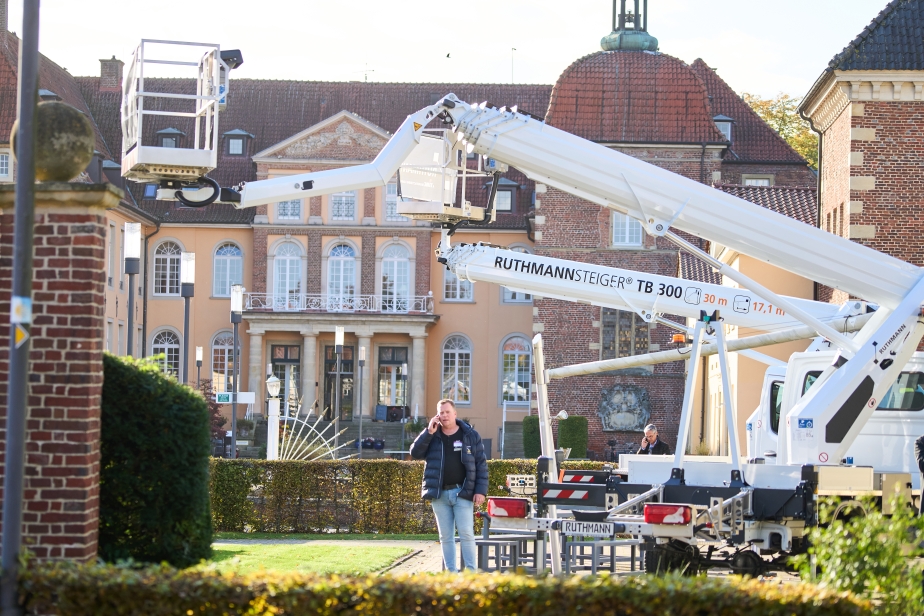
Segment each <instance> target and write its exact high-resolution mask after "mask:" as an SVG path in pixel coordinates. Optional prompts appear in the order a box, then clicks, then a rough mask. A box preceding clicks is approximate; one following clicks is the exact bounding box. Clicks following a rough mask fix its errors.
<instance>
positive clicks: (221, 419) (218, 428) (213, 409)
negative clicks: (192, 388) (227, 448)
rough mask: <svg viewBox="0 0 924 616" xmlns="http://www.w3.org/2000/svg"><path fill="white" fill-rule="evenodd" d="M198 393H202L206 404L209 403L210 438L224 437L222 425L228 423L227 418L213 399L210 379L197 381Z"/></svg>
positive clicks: (213, 392) (213, 394)
mask: <svg viewBox="0 0 924 616" xmlns="http://www.w3.org/2000/svg"><path fill="white" fill-rule="evenodd" d="M199 393H201V394H202V397H203V398H205V402H206V404H208V405H209V429H210V430H211V433H212V438H213V439H216V438H222V437H224V435H225V432H226V430H225V428H224V426H225V424H226V423H228V419H227V418H226V417H225V416H223V415H222V414H221V407H220V406H219V405H218V403H217V402H216V401H215V391H214V389H212V380H211V379H202V380H201V381H199Z"/></svg>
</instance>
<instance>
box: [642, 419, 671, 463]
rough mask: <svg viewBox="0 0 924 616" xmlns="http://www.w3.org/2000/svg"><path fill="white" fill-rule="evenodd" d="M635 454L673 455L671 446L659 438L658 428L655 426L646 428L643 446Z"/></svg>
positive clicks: (650, 425) (651, 425)
mask: <svg viewBox="0 0 924 616" xmlns="http://www.w3.org/2000/svg"><path fill="white" fill-rule="evenodd" d="M635 453H647V454H649V455H652V456H669V455H671V446H670V445H668V444H667V443H665V442H664V441H662V440H661V439H659V438H658V428H657V427H656V426H655V425H654V424H648V425H647V426H645V437H644V438H643V439H642V446H641V447H639V448H638V451H636V452H635Z"/></svg>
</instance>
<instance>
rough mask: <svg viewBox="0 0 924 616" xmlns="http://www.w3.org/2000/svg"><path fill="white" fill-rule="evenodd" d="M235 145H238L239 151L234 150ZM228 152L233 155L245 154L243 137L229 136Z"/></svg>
mask: <svg viewBox="0 0 924 616" xmlns="http://www.w3.org/2000/svg"><path fill="white" fill-rule="evenodd" d="M235 145H236V146H237V152H235V151H234V149H235ZM228 154H230V155H231V156H242V155H243V154H244V138H243V137H228Z"/></svg>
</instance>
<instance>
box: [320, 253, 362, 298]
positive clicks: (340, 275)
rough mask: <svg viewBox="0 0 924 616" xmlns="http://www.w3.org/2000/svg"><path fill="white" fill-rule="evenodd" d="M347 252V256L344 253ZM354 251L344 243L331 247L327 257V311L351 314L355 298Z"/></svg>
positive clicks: (355, 268) (355, 270)
mask: <svg viewBox="0 0 924 616" xmlns="http://www.w3.org/2000/svg"><path fill="white" fill-rule="evenodd" d="M347 250H348V251H349V255H347V254H346V251H347ZM357 269H358V268H357V267H356V249H355V248H353V247H352V246H350V245H349V244H346V243H338V244H335V245H334V246H332V247H331V249H330V252H329V253H328V255H327V310H328V311H330V312H351V311H352V310H353V309H354V305H355V302H354V299H355V297H356V286H357V285H356V272H357Z"/></svg>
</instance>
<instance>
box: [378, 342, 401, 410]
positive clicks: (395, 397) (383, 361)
mask: <svg viewBox="0 0 924 616" xmlns="http://www.w3.org/2000/svg"><path fill="white" fill-rule="evenodd" d="M406 368H407V347H379V401H378V403H379V404H384V405H385V406H407V377H408V375H406V374H404V373H403V372H402V370H405V369H406Z"/></svg>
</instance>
